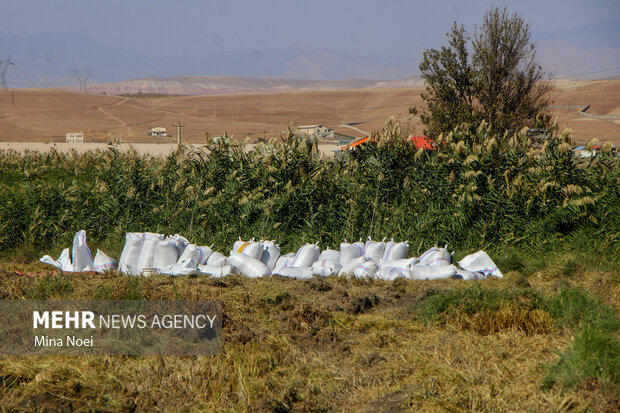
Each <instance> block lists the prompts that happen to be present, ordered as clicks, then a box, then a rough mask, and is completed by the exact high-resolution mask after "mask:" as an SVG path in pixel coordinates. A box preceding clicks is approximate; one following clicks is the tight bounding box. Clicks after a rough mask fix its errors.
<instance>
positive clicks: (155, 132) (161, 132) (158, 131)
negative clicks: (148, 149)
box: [149, 126, 168, 136]
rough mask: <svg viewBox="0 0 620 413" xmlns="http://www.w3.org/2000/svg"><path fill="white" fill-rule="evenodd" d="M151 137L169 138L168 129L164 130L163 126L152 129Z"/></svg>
mask: <svg viewBox="0 0 620 413" xmlns="http://www.w3.org/2000/svg"><path fill="white" fill-rule="evenodd" d="M149 135H151V136H168V132H166V128H162V127H161V126H156V127H154V128H151V131H150V132H149Z"/></svg>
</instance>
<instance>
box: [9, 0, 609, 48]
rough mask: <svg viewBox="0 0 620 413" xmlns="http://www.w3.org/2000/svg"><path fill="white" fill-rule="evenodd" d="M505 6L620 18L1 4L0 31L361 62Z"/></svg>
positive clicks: (566, 22)
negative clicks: (320, 53)
mask: <svg viewBox="0 0 620 413" xmlns="http://www.w3.org/2000/svg"><path fill="white" fill-rule="evenodd" d="M491 3H493V4H498V5H504V4H507V5H508V8H509V10H510V11H517V12H519V13H521V14H522V15H523V17H524V18H525V20H526V21H528V22H530V23H531V24H532V26H533V27H532V28H533V29H534V30H556V29H568V28H572V27H576V26H580V25H583V24H589V23H595V22H598V21H603V20H610V19H617V18H620V0H519V1H490V0H469V1H465V0H463V1H456V0H445V1H442V0H438V1H433V0H422V1H418V0H410V1H405V0H384V1H375V0H307V1H296V0H243V1H241V0H239V1H236V0H228V1H219V0H177V1H172V0H170V1H163V0H98V1H87V0H0V6H1V7H2V8H1V9H0V30H2V31H7V32H10V33H14V34H19V35H28V34H35V33H41V32H48V31H54V32H62V33H79V34H83V35H87V36H89V37H92V38H94V39H96V40H98V41H100V42H102V43H105V44H108V45H113V46H120V47H124V48H127V49H131V50H138V51H140V52H142V53H143V54H146V55H148V56H199V55H203V54H205V53H208V52H214V51H228V50H248V49H266V48H270V47H281V46H283V47H286V46H294V45H307V46H314V47H321V48H329V49H332V50H338V51H348V52H351V53H355V54H364V55H369V56H382V57H388V56H402V55H409V54H410V51H407V50H408V49H409V50H411V48H415V49H418V48H428V47H437V46H439V45H441V44H442V43H444V40H445V33H446V32H447V31H448V30H449V29H450V26H451V24H452V21H454V20H457V21H458V22H461V23H463V24H465V26H466V27H468V28H470V29H471V28H473V26H474V24H479V23H480V22H481V21H482V15H483V13H484V11H485V10H486V9H487V8H488V6H489V4H491Z"/></svg>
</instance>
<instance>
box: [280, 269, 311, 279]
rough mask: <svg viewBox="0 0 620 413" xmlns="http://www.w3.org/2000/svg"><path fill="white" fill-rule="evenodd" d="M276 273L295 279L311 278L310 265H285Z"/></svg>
mask: <svg viewBox="0 0 620 413" xmlns="http://www.w3.org/2000/svg"><path fill="white" fill-rule="evenodd" d="M276 274H279V275H282V276H284V277H292V278H297V279H306V278H312V271H311V270H310V267H285V268H282V269H281V270H280V271H278V272H277V273H276Z"/></svg>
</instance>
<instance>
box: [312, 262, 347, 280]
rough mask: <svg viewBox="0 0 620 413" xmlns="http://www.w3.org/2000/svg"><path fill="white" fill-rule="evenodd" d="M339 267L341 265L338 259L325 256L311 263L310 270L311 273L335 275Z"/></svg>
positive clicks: (322, 275)
mask: <svg viewBox="0 0 620 413" xmlns="http://www.w3.org/2000/svg"><path fill="white" fill-rule="evenodd" d="M341 268H342V265H340V263H339V262H338V261H336V260H330V259H327V258H325V259H322V260H321V259H320V260H318V261H317V262H315V263H314V264H312V267H311V268H310V271H311V272H312V275H317V276H321V277H331V276H332V275H337V274H338V271H340V269H341Z"/></svg>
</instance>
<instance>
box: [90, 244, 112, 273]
mask: <svg viewBox="0 0 620 413" xmlns="http://www.w3.org/2000/svg"><path fill="white" fill-rule="evenodd" d="M93 264H94V268H93V269H94V270H95V271H97V272H102V273H103V272H106V271H112V270H114V269H116V265H117V263H116V260H115V259H114V258H111V257H109V256H108V255H107V254H106V253H105V252H103V251H101V250H99V249H98V250H97V253H96V254H95V259H94V260H93Z"/></svg>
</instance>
